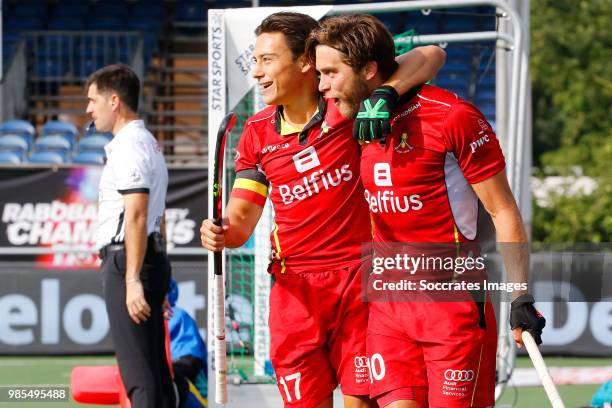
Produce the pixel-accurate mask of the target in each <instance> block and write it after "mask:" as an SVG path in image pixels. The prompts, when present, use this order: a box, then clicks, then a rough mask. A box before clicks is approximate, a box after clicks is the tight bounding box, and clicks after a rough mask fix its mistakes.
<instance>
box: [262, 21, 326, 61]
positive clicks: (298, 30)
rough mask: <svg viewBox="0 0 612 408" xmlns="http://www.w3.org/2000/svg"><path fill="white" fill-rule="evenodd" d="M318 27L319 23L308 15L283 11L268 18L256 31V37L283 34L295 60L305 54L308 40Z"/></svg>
mask: <svg viewBox="0 0 612 408" xmlns="http://www.w3.org/2000/svg"><path fill="white" fill-rule="evenodd" d="M317 27H319V22H318V21H317V20H315V19H314V18H312V17H310V16H308V15H306V14H302V13H293V12H289V11H281V12H279V13H274V14H270V15H269V16H268V17H266V18H265V19H264V20H263V21H262V22H261V24H260V25H259V26H258V27H257V28H256V29H255V35H260V34H263V33H283V34H284V35H285V38H286V39H287V46H288V47H289V49H290V50H291V52H292V53H293V58H294V59H295V58H298V57H300V56H301V55H302V54H304V50H305V47H306V39H307V38H308V35H309V34H310V32H311V31H312V30H314V29H315V28H317Z"/></svg>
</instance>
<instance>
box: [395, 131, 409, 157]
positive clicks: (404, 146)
mask: <svg viewBox="0 0 612 408" xmlns="http://www.w3.org/2000/svg"><path fill="white" fill-rule="evenodd" d="M412 149H414V147H412V146H411V145H410V143H408V133H402V135H401V136H400V141H399V143H398V144H397V146H395V151H396V152H398V153H409V152H411V151H412Z"/></svg>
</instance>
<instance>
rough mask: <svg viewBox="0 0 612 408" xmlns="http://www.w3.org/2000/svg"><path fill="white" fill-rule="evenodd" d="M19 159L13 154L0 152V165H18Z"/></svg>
mask: <svg viewBox="0 0 612 408" xmlns="http://www.w3.org/2000/svg"><path fill="white" fill-rule="evenodd" d="M21 162H22V160H21V157H20V156H19V155H17V154H15V153H13V152H3V151H1V150H0V164H19V163H21Z"/></svg>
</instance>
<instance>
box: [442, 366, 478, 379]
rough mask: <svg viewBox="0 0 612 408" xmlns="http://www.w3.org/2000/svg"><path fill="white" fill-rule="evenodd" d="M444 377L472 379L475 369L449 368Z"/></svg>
mask: <svg viewBox="0 0 612 408" xmlns="http://www.w3.org/2000/svg"><path fill="white" fill-rule="evenodd" d="M444 378H446V379H447V380H448V381H472V380H473V379H474V371H472V370H451V369H450V368H449V369H448V370H446V371H445V372H444Z"/></svg>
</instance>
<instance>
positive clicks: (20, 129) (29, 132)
mask: <svg viewBox="0 0 612 408" xmlns="http://www.w3.org/2000/svg"><path fill="white" fill-rule="evenodd" d="M35 133H36V132H35V130H34V126H32V124H31V123H30V122H27V121H25V120H22V119H11V120H7V121H6V122H4V123H2V124H0V135H9V134H10V135H21V136H24V137H25V138H26V140H27V141H28V145H31V144H32V140H34V134H35Z"/></svg>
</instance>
